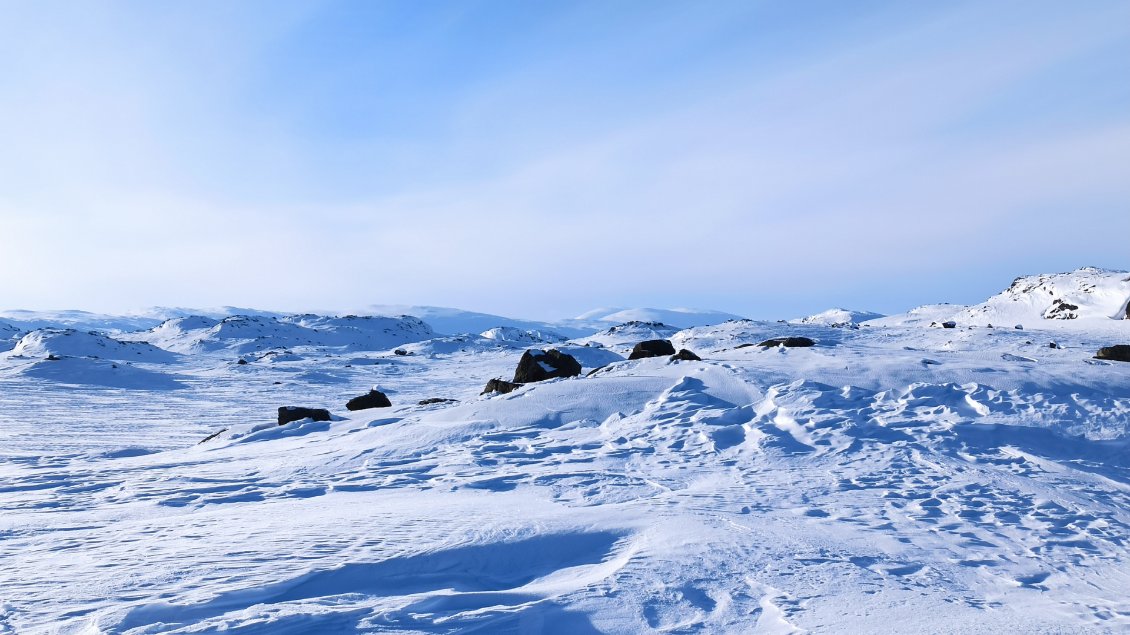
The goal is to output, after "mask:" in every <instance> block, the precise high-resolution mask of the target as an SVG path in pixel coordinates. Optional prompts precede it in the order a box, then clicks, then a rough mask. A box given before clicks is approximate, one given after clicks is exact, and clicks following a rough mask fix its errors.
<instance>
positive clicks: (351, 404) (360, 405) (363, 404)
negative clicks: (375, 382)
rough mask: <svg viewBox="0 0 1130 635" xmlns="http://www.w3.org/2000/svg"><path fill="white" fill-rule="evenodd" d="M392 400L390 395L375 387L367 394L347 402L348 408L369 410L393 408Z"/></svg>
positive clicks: (346, 406)
mask: <svg viewBox="0 0 1130 635" xmlns="http://www.w3.org/2000/svg"><path fill="white" fill-rule="evenodd" d="M391 407H392V402H391V401H389V400H388V397H387V396H385V394H384V393H383V392H381V391H379V390H376V389H375V388H374V389H373V390H370V391H369V394H367V395H361V396H360V397H354V398H353V399H350V400H349V401H348V402H346V404H345V408H346V409H347V410H368V409H369V408H391Z"/></svg>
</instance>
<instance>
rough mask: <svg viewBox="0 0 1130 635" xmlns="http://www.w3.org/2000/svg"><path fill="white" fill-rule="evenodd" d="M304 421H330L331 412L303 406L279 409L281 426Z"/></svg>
mask: <svg viewBox="0 0 1130 635" xmlns="http://www.w3.org/2000/svg"><path fill="white" fill-rule="evenodd" d="M303 419H313V420H314V421H329V420H330V411H329V410H326V409H325V408H303V407H301V406H283V407H281V408H279V425H280V426H284V425H286V424H288V423H290V422H291V421H301V420H303Z"/></svg>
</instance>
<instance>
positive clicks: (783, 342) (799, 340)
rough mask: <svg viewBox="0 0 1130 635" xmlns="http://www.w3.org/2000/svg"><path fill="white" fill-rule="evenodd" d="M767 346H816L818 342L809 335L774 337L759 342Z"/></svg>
mask: <svg viewBox="0 0 1130 635" xmlns="http://www.w3.org/2000/svg"><path fill="white" fill-rule="evenodd" d="M758 346H763V347H765V348H771V347H773V346H786V347H788V348H800V347H804V346H816V342H814V341H812V340H811V339H809V338H807V337H774V338H773V339H768V340H765V341H764V342H761V343H760V344H758Z"/></svg>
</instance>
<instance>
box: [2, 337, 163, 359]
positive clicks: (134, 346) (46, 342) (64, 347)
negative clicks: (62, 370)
mask: <svg viewBox="0 0 1130 635" xmlns="http://www.w3.org/2000/svg"><path fill="white" fill-rule="evenodd" d="M11 355H13V356H23V357H47V356H49V355H53V356H57V357H93V358H101V359H114V360H123V361H133V362H151V363H169V362H172V361H174V360H175V359H176V356H175V355H174V354H172V353H170V352H169V351H166V350H162V349H160V348H157V347H156V346H153V345H151V344H146V343H144V342H123V341H120V340H116V339H114V338H111V337H109V336H108V335H104V334H102V333H98V332H96V331H78V330H75V329H38V330H35V331H32V332H31V333H28V334H27V335H24V336H23V337H22V338H20V341H19V342H18V343H17V344H16V346H15V347H14V348H13V349H12V351H11Z"/></svg>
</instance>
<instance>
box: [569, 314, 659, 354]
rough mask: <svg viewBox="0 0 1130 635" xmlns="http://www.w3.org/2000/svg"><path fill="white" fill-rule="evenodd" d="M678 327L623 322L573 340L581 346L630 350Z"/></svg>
mask: <svg viewBox="0 0 1130 635" xmlns="http://www.w3.org/2000/svg"><path fill="white" fill-rule="evenodd" d="M679 330H680V329H679V328H678V327H675V326H671V325H669V324H664V323H662V322H639V321H632V322H625V323H623V324H617V325H616V326H612V327H609V328H607V329H605V330H603V331H601V332H599V333H596V334H594V335H590V336H588V337H582V338H579V339H577V340H574V341H575V342H576V343H577V344H581V345H582V346H583V345H585V344H588V345H589V346H593V345H598V346H603V347H606V348H611V349H614V350H618V351H625V352H626V351H631V349H632V347H633V346H635V345H636V344H638V343H640V342H645V341H647V340H665V339H668V338H670V337H671V336H672V335H674V334H675V333H678V332H679Z"/></svg>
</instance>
